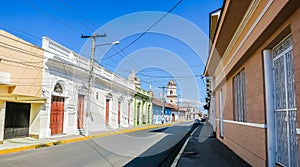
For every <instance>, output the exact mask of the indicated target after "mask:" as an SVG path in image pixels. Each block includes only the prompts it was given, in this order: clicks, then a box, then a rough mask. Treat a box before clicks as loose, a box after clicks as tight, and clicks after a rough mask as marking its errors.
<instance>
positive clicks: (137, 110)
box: [127, 70, 153, 126]
mask: <svg viewBox="0 0 300 167" xmlns="http://www.w3.org/2000/svg"><path fill="white" fill-rule="evenodd" d="M127 81H129V82H130V83H131V84H134V85H135V90H136V93H135V95H134V115H133V117H134V126H139V125H149V124H152V116H153V112H152V98H153V93H152V91H145V90H143V89H141V83H140V78H139V77H138V76H137V75H136V74H135V72H134V70H131V73H130V75H129V76H128V77H127Z"/></svg>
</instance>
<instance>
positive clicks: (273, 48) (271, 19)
mask: <svg viewBox="0 0 300 167" xmlns="http://www.w3.org/2000/svg"><path fill="white" fill-rule="evenodd" d="M299 6H300V1H297V0H289V1H280V0H252V1H251V0H245V1H238V0H226V1H225V2H224V5H223V8H222V11H221V15H220V18H219V19H218V21H217V22H215V23H213V24H216V25H217V28H216V30H215V31H214V32H213V33H212V34H213V36H214V37H213V38H211V40H212V43H211V46H210V55H209V58H208V62H207V64H206V68H205V72H204V75H205V76H207V77H209V78H210V83H211V84H210V85H211V91H212V92H211V98H210V101H209V103H210V105H209V118H210V121H212V124H213V125H214V126H215V131H216V136H217V138H218V139H219V140H220V141H221V142H223V143H224V144H226V145H227V146H228V147H229V148H230V149H232V150H233V151H234V152H235V153H237V154H238V155H239V156H240V157H241V158H243V159H244V160H246V161H247V162H248V163H249V164H251V165H252V166H275V165H282V166H298V165H299V159H300V158H299V148H300V147H299V135H300V128H299V127H300V123H299V117H300V116H299V115H300V114H299V112H298V111H299V110H298V109H297V107H299V106H300V49H299V48H300V31H299V29H300V8H299Z"/></svg>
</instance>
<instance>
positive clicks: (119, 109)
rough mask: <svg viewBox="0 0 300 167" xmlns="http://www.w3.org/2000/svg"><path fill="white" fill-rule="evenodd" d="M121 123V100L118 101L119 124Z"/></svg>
mask: <svg viewBox="0 0 300 167" xmlns="http://www.w3.org/2000/svg"><path fill="white" fill-rule="evenodd" d="M120 124H121V102H120V101H119V102H118V125H119V126H120Z"/></svg>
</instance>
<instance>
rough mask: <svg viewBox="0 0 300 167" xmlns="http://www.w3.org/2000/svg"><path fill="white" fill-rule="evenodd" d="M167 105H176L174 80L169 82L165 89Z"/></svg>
mask: <svg viewBox="0 0 300 167" xmlns="http://www.w3.org/2000/svg"><path fill="white" fill-rule="evenodd" d="M167 103H171V104H176V103H177V94H176V83H175V81H174V80H170V81H169V83H168V87H167Z"/></svg>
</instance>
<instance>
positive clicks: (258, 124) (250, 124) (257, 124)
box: [223, 120, 267, 129]
mask: <svg viewBox="0 0 300 167" xmlns="http://www.w3.org/2000/svg"><path fill="white" fill-rule="evenodd" d="M223 121H224V122H227V123H232V124H238V125H245V126H251V127H256V128H263V129H266V128H267V124H260V123H252V122H239V121H232V120H223Z"/></svg>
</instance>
